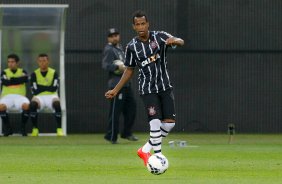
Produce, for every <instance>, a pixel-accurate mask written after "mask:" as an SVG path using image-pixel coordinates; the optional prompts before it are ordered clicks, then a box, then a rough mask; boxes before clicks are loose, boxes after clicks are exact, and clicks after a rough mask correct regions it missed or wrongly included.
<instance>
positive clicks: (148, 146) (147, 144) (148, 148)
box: [142, 142, 153, 153]
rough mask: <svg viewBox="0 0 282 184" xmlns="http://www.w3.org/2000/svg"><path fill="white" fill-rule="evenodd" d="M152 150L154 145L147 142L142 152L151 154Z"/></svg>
mask: <svg viewBox="0 0 282 184" xmlns="http://www.w3.org/2000/svg"><path fill="white" fill-rule="evenodd" d="M152 148H153V147H152V145H151V144H150V143H149V142H146V144H145V145H144V146H143V147H142V151H143V152H144V153H149V152H150V151H151V149H152Z"/></svg>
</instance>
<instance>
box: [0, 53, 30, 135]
mask: <svg viewBox="0 0 282 184" xmlns="http://www.w3.org/2000/svg"><path fill="white" fill-rule="evenodd" d="M19 61H20V58H19V57H18V56H17V55H16V54H10V55H8V61H7V62H8V68H7V69H5V70H3V71H2V73H1V85H2V86H1V87H2V92H1V99H0V116H1V118H2V122H3V125H4V136H9V135H12V134H13V129H12V127H11V125H10V122H9V117H8V113H7V112H10V111H20V112H21V113H22V124H21V133H22V135H23V136H27V133H26V129H25V127H26V122H27V120H28V117H29V100H28V98H27V97H26V83H27V81H28V76H27V72H26V71H25V70H23V69H22V68H19Z"/></svg>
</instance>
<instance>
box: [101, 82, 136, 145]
mask: <svg viewBox="0 0 282 184" xmlns="http://www.w3.org/2000/svg"><path fill="white" fill-rule="evenodd" d="M121 113H122V114H123V118H124V126H123V131H122V133H121V137H127V136H130V135H131V134H132V132H131V129H132V126H133V124H134V121H135V116H136V101H135V98H134V96H133V92H132V89H131V87H124V88H122V89H121V90H120V92H119V93H118V94H117V96H116V97H115V98H114V99H112V100H111V104H110V113H109V120H108V130H107V133H106V135H105V137H106V138H107V139H109V140H111V141H116V140H117V138H118V133H119V118H120V115H121Z"/></svg>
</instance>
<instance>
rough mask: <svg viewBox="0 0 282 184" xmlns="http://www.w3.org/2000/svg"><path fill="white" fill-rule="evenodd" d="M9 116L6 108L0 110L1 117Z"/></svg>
mask: <svg viewBox="0 0 282 184" xmlns="http://www.w3.org/2000/svg"><path fill="white" fill-rule="evenodd" d="M7 116H8V115H7V112H6V110H4V111H1V110H0V117H1V118H4V117H7Z"/></svg>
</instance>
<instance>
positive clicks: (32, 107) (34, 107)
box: [29, 96, 43, 136]
mask: <svg viewBox="0 0 282 184" xmlns="http://www.w3.org/2000/svg"><path fill="white" fill-rule="evenodd" d="M42 103H43V102H42V99H41V98H40V97H38V96H34V97H33V98H32V100H31V102H30V104H29V112H30V119H31V122H32V133H31V136H38V134H39V130H38V109H40V108H41V107H42V105H43V104H42Z"/></svg>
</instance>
